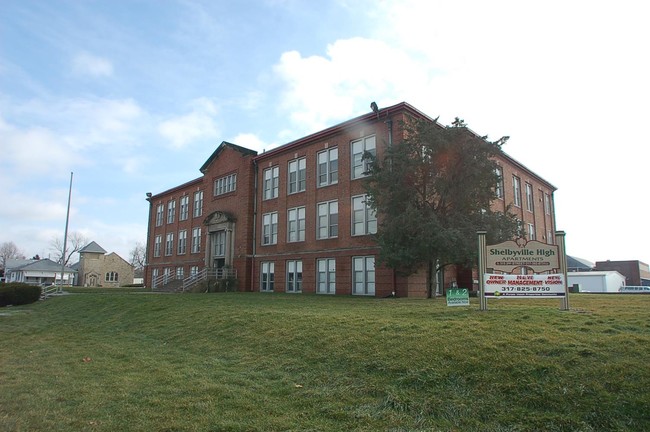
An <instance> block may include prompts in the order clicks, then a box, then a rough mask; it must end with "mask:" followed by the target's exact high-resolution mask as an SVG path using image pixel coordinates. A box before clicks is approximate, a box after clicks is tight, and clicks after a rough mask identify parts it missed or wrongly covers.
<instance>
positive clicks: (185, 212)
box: [156, 191, 203, 226]
mask: <svg viewBox="0 0 650 432" xmlns="http://www.w3.org/2000/svg"><path fill="white" fill-rule="evenodd" d="M179 203H180V211H179V213H178V220H181V221H183V220H187V219H188V218H189V214H190V197H189V196H188V195H184V196H182V197H180V199H179ZM164 215H165V204H162V203H161V204H158V206H157V207H156V226H161V225H162V224H163V220H164ZM202 215H203V191H198V192H194V207H193V212H192V216H193V217H199V216H202ZM175 219H176V200H175V199H171V200H169V201H168V202H167V223H168V224H171V223H174V221H175Z"/></svg>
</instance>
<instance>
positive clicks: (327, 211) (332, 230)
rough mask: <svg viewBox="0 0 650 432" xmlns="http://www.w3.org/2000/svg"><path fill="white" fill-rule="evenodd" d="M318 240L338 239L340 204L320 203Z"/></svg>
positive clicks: (317, 228)
mask: <svg viewBox="0 0 650 432" xmlns="http://www.w3.org/2000/svg"><path fill="white" fill-rule="evenodd" d="M316 234H317V236H316V237H317V238H318V239H327V238H334V237H338V235H339V202H338V201H327V202H322V203H318V223H317V227H316Z"/></svg>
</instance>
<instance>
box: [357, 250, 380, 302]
mask: <svg viewBox="0 0 650 432" xmlns="http://www.w3.org/2000/svg"><path fill="white" fill-rule="evenodd" d="M352 268H353V274H352V294H356V295H375V257H374V256H362V257H354V258H352Z"/></svg>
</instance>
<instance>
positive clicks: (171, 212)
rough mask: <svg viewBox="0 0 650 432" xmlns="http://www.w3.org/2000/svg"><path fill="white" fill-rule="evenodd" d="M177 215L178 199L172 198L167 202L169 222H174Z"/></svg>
mask: <svg viewBox="0 0 650 432" xmlns="http://www.w3.org/2000/svg"><path fill="white" fill-rule="evenodd" d="M175 217H176V200H171V201H169V202H168V203H167V223H168V224H170V223H174V218H175Z"/></svg>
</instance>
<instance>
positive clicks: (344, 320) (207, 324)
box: [0, 290, 650, 431]
mask: <svg viewBox="0 0 650 432" xmlns="http://www.w3.org/2000/svg"><path fill="white" fill-rule="evenodd" d="M105 292H108V293H106V294H104V295H93V294H71V295H68V296H61V297H57V298H52V299H49V300H46V301H44V302H39V303H36V304H33V305H27V306H20V307H10V308H4V309H0V335H1V339H0V430H1V431H289V430H293V431H438V430H440V431H648V430H650V296H643V295H636V296H635V295H601V296H598V295H587V294H579V295H572V296H571V308H572V310H571V311H560V310H559V301H558V300H554V301H551V300H498V301H491V302H490V304H489V307H490V310H489V311H487V312H480V311H479V310H478V303H477V302H476V299H472V306H471V307H469V308H467V307H456V308H447V307H446V306H445V303H444V300H441V299H437V300H409V299H374V298H351V297H326V296H315V295H288V294H260V293H219V294H169V295H167V294H151V293H142V292H135V293H130V292H114V291H113V292H110V291H109V290H106V291H105Z"/></svg>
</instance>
